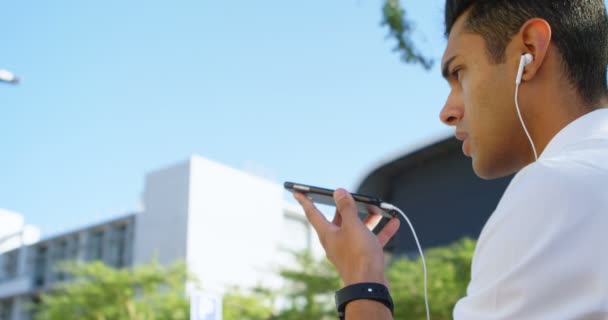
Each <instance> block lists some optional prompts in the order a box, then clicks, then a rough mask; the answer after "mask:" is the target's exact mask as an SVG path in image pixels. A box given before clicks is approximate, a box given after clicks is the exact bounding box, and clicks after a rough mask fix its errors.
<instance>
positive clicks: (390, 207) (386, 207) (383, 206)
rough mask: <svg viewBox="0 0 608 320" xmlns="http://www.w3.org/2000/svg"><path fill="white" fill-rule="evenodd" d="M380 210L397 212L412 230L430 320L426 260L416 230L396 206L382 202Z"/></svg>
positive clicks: (427, 315)
mask: <svg viewBox="0 0 608 320" xmlns="http://www.w3.org/2000/svg"><path fill="white" fill-rule="evenodd" d="M380 208H381V209H384V210H387V211H389V212H399V214H401V216H402V217H403V219H405V222H407V224H408V225H409V226H410V230H412V235H413V236H414V240H416V245H417V246H418V252H419V253H420V259H421V260H422V271H423V273H424V307H425V308H426V319H427V320H431V311H430V309H429V292H428V285H427V281H428V279H427V278H428V276H427V273H426V260H424V253H423V252H422V247H421V246H420V241H418V236H417V235H416V230H414V226H413V225H412V223H411V222H410V219H409V218H408V217H407V216H406V215H405V213H403V211H401V209H399V208H397V207H396V206H394V205H392V204H390V203H386V202H382V203H381V204H380Z"/></svg>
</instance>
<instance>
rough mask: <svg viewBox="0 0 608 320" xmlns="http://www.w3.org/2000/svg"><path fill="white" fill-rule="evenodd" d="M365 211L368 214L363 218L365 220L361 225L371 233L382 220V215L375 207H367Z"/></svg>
mask: <svg viewBox="0 0 608 320" xmlns="http://www.w3.org/2000/svg"><path fill="white" fill-rule="evenodd" d="M367 210H368V212H369V213H368V215H367V217H365V220H363V223H364V224H365V226H366V227H367V228H368V229H369V230H370V231H371V230H374V228H375V227H376V226H377V225H378V223H380V220H382V214H380V208H378V207H376V206H368V207H367Z"/></svg>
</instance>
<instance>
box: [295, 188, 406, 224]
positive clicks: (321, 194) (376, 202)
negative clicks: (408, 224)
mask: <svg viewBox="0 0 608 320" xmlns="http://www.w3.org/2000/svg"><path fill="white" fill-rule="evenodd" d="M284 187H285V189H287V190H289V191H291V192H301V193H303V194H305V195H306V196H307V197H308V199H310V200H311V201H312V202H314V203H320V204H325V205H329V206H334V207H335V206H336V203H335V202H334V191H335V190H331V189H325V188H319V187H313V186H309V185H306V184H301V183H294V182H285V183H284ZM351 195H352V196H353V199H355V204H356V205H357V210H358V211H359V213H361V214H363V215H367V214H368V213H369V210H368V208H369V206H376V207H378V208H380V205H381V204H382V202H383V201H382V200H380V199H378V198H375V197H371V196H366V195H363V194H357V193H351ZM380 211H381V214H382V216H384V217H386V218H389V219H390V218H393V217H394V216H395V215H396V212H394V211H392V210H391V211H388V210H385V209H381V208H380Z"/></svg>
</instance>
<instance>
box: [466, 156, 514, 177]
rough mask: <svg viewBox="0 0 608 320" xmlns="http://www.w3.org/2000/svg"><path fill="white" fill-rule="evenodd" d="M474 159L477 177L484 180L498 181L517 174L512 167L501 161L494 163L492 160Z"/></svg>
mask: <svg viewBox="0 0 608 320" xmlns="http://www.w3.org/2000/svg"><path fill="white" fill-rule="evenodd" d="M472 159H473V171H474V172H475V175H477V176H478V177H480V178H481V179H484V180H492V179H498V178H502V177H506V176H508V175H511V174H513V173H515V172H517V170H515V169H513V168H512V166H510V165H505V164H504V163H502V162H501V161H492V160H490V159H486V161H483V159H479V158H478V157H472ZM488 160H489V161H488Z"/></svg>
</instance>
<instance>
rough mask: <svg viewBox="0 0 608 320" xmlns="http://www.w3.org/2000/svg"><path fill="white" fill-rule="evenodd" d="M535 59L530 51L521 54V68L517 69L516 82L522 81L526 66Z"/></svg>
mask: <svg viewBox="0 0 608 320" xmlns="http://www.w3.org/2000/svg"><path fill="white" fill-rule="evenodd" d="M533 60H534V57H533V56H532V55H531V54H529V53H526V54H524V55H522V56H521V58H520V60H519V68H518V69H517V78H515V84H520V83H521V77H522V76H523V75H524V67H525V66H527V65H529V64H530V62H532V61H533Z"/></svg>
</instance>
